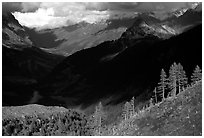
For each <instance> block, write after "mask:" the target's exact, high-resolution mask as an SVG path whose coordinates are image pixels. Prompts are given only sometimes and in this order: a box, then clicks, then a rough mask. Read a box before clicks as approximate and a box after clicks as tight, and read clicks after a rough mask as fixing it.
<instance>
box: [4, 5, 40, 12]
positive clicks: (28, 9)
mask: <svg viewBox="0 0 204 138" xmlns="http://www.w3.org/2000/svg"><path fill="white" fill-rule="evenodd" d="M39 6H40V3H39V2H2V13H3V14H4V13H6V12H15V11H18V12H34V11H36V10H37V9H38V8H39Z"/></svg>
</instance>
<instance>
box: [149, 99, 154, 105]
mask: <svg viewBox="0 0 204 138" xmlns="http://www.w3.org/2000/svg"><path fill="white" fill-rule="evenodd" d="M153 105H154V104H153V99H152V98H150V100H149V107H152V106H153Z"/></svg>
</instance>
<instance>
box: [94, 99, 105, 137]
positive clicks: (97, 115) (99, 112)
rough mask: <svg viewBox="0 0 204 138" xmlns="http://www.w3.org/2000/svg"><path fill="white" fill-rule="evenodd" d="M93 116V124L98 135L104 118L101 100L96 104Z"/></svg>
mask: <svg viewBox="0 0 204 138" xmlns="http://www.w3.org/2000/svg"><path fill="white" fill-rule="evenodd" d="M93 117H94V126H95V127H96V130H97V133H98V135H100V134H101V127H102V120H103V118H104V112H103V106H102V103H101V102H99V104H98V105H97V106H96V109H95V112H94V115H93Z"/></svg>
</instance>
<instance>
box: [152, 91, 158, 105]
mask: <svg viewBox="0 0 204 138" xmlns="http://www.w3.org/2000/svg"><path fill="white" fill-rule="evenodd" d="M153 93H154V96H153V97H154V100H155V103H157V101H158V98H157V88H156V87H155V88H154V91H153Z"/></svg>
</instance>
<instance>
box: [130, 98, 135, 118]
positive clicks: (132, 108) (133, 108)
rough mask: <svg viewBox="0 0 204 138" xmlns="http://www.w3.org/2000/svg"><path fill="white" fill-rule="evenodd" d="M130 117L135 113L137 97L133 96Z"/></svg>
mask: <svg viewBox="0 0 204 138" xmlns="http://www.w3.org/2000/svg"><path fill="white" fill-rule="evenodd" d="M130 106H131V108H130V115H131V116H133V115H134V113H135V97H134V96H133V97H132V99H131V101H130Z"/></svg>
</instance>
